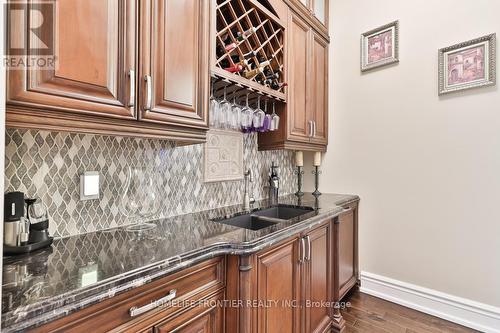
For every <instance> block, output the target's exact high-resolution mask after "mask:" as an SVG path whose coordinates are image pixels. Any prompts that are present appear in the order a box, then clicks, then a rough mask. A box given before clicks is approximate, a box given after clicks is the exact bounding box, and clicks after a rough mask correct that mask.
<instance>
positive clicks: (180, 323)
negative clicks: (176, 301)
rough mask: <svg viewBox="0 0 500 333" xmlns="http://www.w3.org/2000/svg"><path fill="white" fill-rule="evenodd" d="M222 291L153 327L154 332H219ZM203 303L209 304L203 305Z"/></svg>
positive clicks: (221, 326) (221, 319) (222, 318)
mask: <svg viewBox="0 0 500 333" xmlns="http://www.w3.org/2000/svg"><path fill="white" fill-rule="evenodd" d="M223 299H224V298H223V293H219V294H218V295H217V296H215V297H213V298H211V299H208V300H206V301H205V302H204V301H201V302H200V304H202V305H200V306H195V307H194V308H192V309H191V310H189V311H187V312H185V313H182V314H181V315H180V316H178V317H175V318H171V319H168V320H167V321H166V322H164V323H162V324H159V325H157V326H155V327H154V332H155V333H173V332H175V333H221V332H223V321H224V315H223V307H222V305H221V304H222V300H223ZM203 304H209V305H208V306H204V305H203Z"/></svg>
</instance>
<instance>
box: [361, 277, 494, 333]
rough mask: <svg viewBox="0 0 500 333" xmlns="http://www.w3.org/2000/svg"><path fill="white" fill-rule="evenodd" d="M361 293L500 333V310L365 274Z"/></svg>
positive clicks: (477, 328) (468, 325) (362, 278)
mask: <svg viewBox="0 0 500 333" xmlns="http://www.w3.org/2000/svg"><path fill="white" fill-rule="evenodd" d="M360 290H361V292H363V293H366V294H369V295H372V296H375V297H379V298H382V299H385V300H388V301H390V302H394V303H397V304H400V305H403V306H406V307H408V308H412V309H415V310H418V311H421V312H425V313H428V314H430V315H433V316H436V317H439V318H442V319H445V320H448V321H451V322H454V323H457V324H460V325H463V326H467V327H470V328H473V329H475V330H479V331H482V332H486V333H500V308H497V307H494V306H491V305H487V304H483V303H479V302H475V301H471V300H468V299H465V298H460V297H456V296H452V295H448V294H445V293H442V292H439V291H436V290H432V289H427V288H423V287H419V286H416V285H413V284H410V283H406V282H402V281H398V280H394V279H390V278H387V277H384V276H380V275H377V274H373V273H368V272H361V288H360Z"/></svg>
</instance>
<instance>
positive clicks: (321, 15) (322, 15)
mask: <svg viewBox="0 0 500 333" xmlns="http://www.w3.org/2000/svg"><path fill="white" fill-rule="evenodd" d="M312 1H313V4H312V13H313V16H314V17H315V18H317V19H318V21H320V22H321V23H322V24H323V25H325V26H326V25H327V24H328V9H329V8H328V5H329V4H328V0H312Z"/></svg>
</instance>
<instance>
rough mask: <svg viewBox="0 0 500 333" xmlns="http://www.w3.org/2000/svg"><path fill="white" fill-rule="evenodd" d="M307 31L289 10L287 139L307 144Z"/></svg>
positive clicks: (308, 121) (306, 27)
mask: <svg viewBox="0 0 500 333" xmlns="http://www.w3.org/2000/svg"><path fill="white" fill-rule="evenodd" d="M309 31H310V28H309V26H308V25H307V23H306V22H305V21H304V20H302V19H301V18H300V17H299V16H298V15H296V14H294V13H293V12H291V11H290V17H289V28H288V57H289V58H288V67H289V68H288V81H289V88H288V105H287V113H288V128H289V133H288V139H289V140H293V141H299V142H305V143H309V139H310V135H311V133H312V132H311V131H312V126H311V120H312V119H310V116H309V115H308V112H307V110H308V106H307V105H308V103H309V101H308V98H307V92H308V89H309V84H310V83H311V82H312V81H311V77H310V75H309V74H310V73H308V68H309V65H308V62H309V58H310V56H309V49H310V35H309Z"/></svg>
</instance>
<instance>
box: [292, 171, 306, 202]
mask: <svg viewBox="0 0 500 333" xmlns="http://www.w3.org/2000/svg"><path fill="white" fill-rule="evenodd" d="M294 173H295V174H296V175H297V185H298V190H297V192H295V195H296V196H297V197H299V198H302V197H303V196H304V192H302V177H303V176H304V170H303V167H301V166H298V167H297V170H295V172H294Z"/></svg>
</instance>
